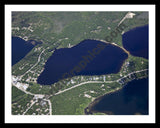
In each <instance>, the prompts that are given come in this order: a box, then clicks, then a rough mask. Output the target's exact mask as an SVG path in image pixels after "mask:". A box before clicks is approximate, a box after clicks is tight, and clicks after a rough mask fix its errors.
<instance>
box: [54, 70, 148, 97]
mask: <svg viewBox="0 0 160 128" xmlns="http://www.w3.org/2000/svg"><path fill="white" fill-rule="evenodd" d="M146 70H148V69H143V70H139V71H134V72H131V73H129V74H127V75H125V76H124V77H122V78H120V79H117V80H114V81H105V82H104V81H87V82H83V83H80V84H77V85H74V86H72V87H70V88H67V89H64V90H63V91H59V92H57V93H55V94H54V95H59V94H61V93H63V92H66V91H68V90H71V89H73V88H76V87H79V86H81V85H83V84H88V83H114V82H119V81H120V80H121V79H124V78H125V77H127V76H130V75H131V74H134V73H139V72H143V71H146Z"/></svg>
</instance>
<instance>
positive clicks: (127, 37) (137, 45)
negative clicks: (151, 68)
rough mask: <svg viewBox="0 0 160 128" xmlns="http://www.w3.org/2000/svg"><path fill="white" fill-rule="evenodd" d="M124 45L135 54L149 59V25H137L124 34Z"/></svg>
mask: <svg viewBox="0 0 160 128" xmlns="http://www.w3.org/2000/svg"><path fill="white" fill-rule="evenodd" d="M122 42H123V47H124V48H125V49H126V50H127V51H129V52H130V54H131V55H133V56H138V57H143V58H146V59H148V25H145V26H141V27H136V28H134V29H131V30H130V31H128V32H125V33H124V34H123V35H122Z"/></svg>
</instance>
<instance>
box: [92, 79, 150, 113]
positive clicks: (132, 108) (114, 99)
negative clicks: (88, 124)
mask: <svg viewBox="0 0 160 128" xmlns="http://www.w3.org/2000/svg"><path fill="white" fill-rule="evenodd" d="M148 103H149V102H148V78H145V79H139V80H133V81H131V82H129V83H128V84H127V85H125V86H124V87H123V88H122V89H121V90H119V91H116V92H114V93H110V94H106V95H105V96H103V97H102V98H101V99H100V101H99V102H98V103H97V104H95V105H94V106H92V108H91V110H90V111H91V112H104V113H107V114H114V115H134V114H142V115H147V114H148Z"/></svg>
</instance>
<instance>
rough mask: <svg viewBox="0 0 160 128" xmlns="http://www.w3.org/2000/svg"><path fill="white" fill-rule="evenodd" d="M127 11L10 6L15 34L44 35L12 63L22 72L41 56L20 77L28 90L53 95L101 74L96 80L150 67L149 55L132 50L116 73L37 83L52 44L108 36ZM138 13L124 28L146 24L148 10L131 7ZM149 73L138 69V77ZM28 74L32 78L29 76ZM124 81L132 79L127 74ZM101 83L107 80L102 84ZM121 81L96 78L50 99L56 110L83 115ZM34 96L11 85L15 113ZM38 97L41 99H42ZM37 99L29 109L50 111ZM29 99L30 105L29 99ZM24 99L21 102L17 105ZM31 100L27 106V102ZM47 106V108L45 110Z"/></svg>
mask: <svg viewBox="0 0 160 128" xmlns="http://www.w3.org/2000/svg"><path fill="white" fill-rule="evenodd" d="M126 13H127V12H12V36H17V37H20V38H23V39H26V40H31V39H33V40H36V41H42V42H43V43H42V44H38V45H36V46H35V47H34V48H33V49H32V50H31V51H30V52H29V53H28V54H27V55H26V56H25V57H24V58H23V59H22V60H21V61H19V62H18V63H17V64H15V65H14V66H13V67H12V75H15V76H20V75H23V74H24V73H25V72H26V71H28V70H29V69H30V68H31V67H32V66H33V65H34V64H35V63H36V62H37V60H38V57H39V55H40V54H41V52H42V51H43V50H44V49H45V51H44V53H43V54H42V55H41V58H40V62H39V63H38V64H37V65H36V66H35V67H34V68H32V69H31V70H30V72H28V73H27V74H25V75H24V76H23V78H22V81H21V82H22V83H27V84H29V87H28V88H27V91H29V92H32V93H35V94H38V93H39V94H47V95H54V94H55V93H57V92H58V91H59V90H64V89H67V88H70V87H72V86H74V85H77V84H79V83H82V82H86V81H89V80H93V79H94V78H98V79H97V81H103V77H104V76H105V78H106V81H114V80H117V79H119V78H121V77H123V76H125V75H127V74H129V73H130V72H133V71H138V70H143V69H148V60H146V59H144V58H140V57H134V56H131V55H129V57H128V59H127V60H126V61H125V62H124V64H123V66H122V68H121V70H120V72H118V73H117V74H108V75H101V76H75V77H73V78H72V80H73V81H74V82H75V83H74V84H72V83H71V82H70V80H67V79H65V80H64V82H63V83H62V81H59V82H57V83H55V84H53V85H51V86H41V85H39V84H37V83H36V79H37V77H38V76H39V74H40V73H41V72H42V71H43V68H44V65H45V62H46V61H47V59H48V58H49V57H50V56H51V55H52V54H53V52H54V48H57V49H59V48H64V47H65V48H67V47H69V46H74V45H76V44H78V43H80V42H81V41H82V40H84V39H96V40H105V38H106V36H109V35H110V32H111V31H113V30H114V29H115V28H116V27H117V25H118V23H119V22H120V20H122V18H123V17H124V16H125V14H126ZM133 13H135V14H136V15H135V17H134V18H132V19H126V20H125V21H124V24H125V25H127V27H126V28H125V30H124V32H126V31H128V30H130V29H132V28H134V27H137V26H142V25H145V24H148V16H146V14H147V13H146V12H133ZM113 42H115V43H116V44H118V45H119V46H122V36H121V34H118V36H117V37H115V38H113ZM147 75H148V74H147V73H144V74H143V73H142V74H137V75H135V78H137V79H138V78H142V77H147ZM27 80H28V81H27ZM125 80H126V83H127V82H128V81H130V80H132V79H130V78H127V79H125ZM102 84H103V85H102ZM121 87H122V85H120V84H119V83H117V82H115V83H111V84H107V83H92V84H89V83H88V84H84V85H82V86H79V87H76V88H73V89H71V90H68V91H66V92H64V93H61V94H59V95H54V96H52V97H50V100H51V102H52V114H54V115H75V114H76V115H81V114H82V115H83V114H84V109H85V108H86V107H87V106H88V105H89V104H90V103H91V102H92V101H94V100H95V98H97V97H99V96H102V95H104V94H106V93H108V92H110V91H115V90H116V89H120V88H121ZM32 98H33V96H31V95H27V94H25V93H23V92H22V91H20V90H18V89H17V88H15V87H12V113H13V114H15V115H16V114H22V113H23V112H24V109H26V107H27V106H29V105H30V104H31V102H30V101H31V99H32ZM39 102H40V101H39ZM39 102H37V106H36V104H35V105H33V106H32V108H31V109H30V110H29V111H28V112H27V113H26V114H33V113H35V110H37V112H36V114H43V113H45V114H47V113H48V111H47V110H46V109H47V107H48V104H47V106H46V109H44V110H42V111H40V110H39V109H38V108H41V106H40V105H39ZM27 104H28V105H27ZM19 105H20V106H19ZM26 105H27V106H26ZM45 110H46V111H45Z"/></svg>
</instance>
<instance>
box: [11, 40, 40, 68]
mask: <svg viewBox="0 0 160 128" xmlns="http://www.w3.org/2000/svg"><path fill="white" fill-rule="evenodd" d="M41 43H42V42H36V41H34V40H29V41H25V40H23V39H21V38H19V37H12V66H13V65H14V64H16V63H17V62H19V61H20V60H21V59H22V58H24V57H25V56H26V55H27V53H29V52H30V51H31V50H32V48H33V47H34V46H35V45H37V44H41Z"/></svg>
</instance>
